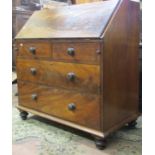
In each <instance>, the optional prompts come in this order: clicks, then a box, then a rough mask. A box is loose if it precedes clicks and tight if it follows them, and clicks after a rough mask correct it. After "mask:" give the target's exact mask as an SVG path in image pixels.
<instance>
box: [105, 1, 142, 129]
mask: <svg viewBox="0 0 155 155" xmlns="http://www.w3.org/2000/svg"><path fill="white" fill-rule="evenodd" d="M138 11H139V3H136V2H131V1H128V0H123V1H122V3H121V5H120V7H119V10H117V12H116V14H115V16H114V17H115V18H113V19H112V21H111V22H110V23H109V25H108V27H107V31H106V32H105V34H104V38H103V39H104V40H103V43H104V44H103V51H104V52H103V61H102V63H103V77H102V78H103V116H102V117H103V129H104V130H105V131H106V130H108V129H109V128H112V127H113V126H115V125H116V124H117V123H120V122H122V121H123V120H124V119H125V118H128V117H131V116H132V115H137V114H138V73H139V72H138V68H139V67H138V53H139V52H138V50H139V49H138V47H139V15H138V14H139V12H138Z"/></svg>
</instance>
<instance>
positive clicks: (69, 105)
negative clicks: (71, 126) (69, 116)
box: [68, 103, 76, 110]
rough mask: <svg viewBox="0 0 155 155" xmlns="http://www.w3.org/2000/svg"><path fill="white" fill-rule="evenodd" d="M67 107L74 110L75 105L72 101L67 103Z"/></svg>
mask: <svg viewBox="0 0 155 155" xmlns="http://www.w3.org/2000/svg"><path fill="white" fill-rule="evenodd" d="M68 109H69V110H75V109H76V105H75V104H74V103H70V104H68Z"/></svg>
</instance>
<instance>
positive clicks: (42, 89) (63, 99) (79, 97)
mask: <svg viewBox="0 0 155 155" xmlns="http://www.w3.org/2000/svg"><path fill="white" fill-rule="evenodd" d="M18 84H19V87H18V88H19V101H20V105H23V106H25V107H29V108H32V109H35V110H38V111H40V112H43V113H46V114H50V115H52V116H56V117H59V118H62V119H64V120H68V121H71V122H76V123H77V124H80V125H84V126H86V127H89V128H92V129H96V130H101V128H100V113H99V111H100V108H99V107H100V96H99V95H92V94H89V93H77V92H73V91H68V90H63V89H57V88H53V87H47V86H44V85H36V84H31V83H27V82H19V83H18ZM32 94H37V99H36V100H35V101H34V100H32V98H31V96H32ZM70 103H74V104H75V105H76V109H75V110H69V109H68V104H70ZM92 114H93V116H94V117H92Z"/></svg>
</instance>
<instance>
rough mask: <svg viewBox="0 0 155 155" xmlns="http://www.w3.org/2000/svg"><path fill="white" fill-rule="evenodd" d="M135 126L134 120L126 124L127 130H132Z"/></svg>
mask: <svg viewBox="0 0 155 155" xmlns="http://www.w3.org/2000/svg"><path fill="white" fill-rule="evenodd" d="M136 125H137V122H136V120H134V121H131V122H129V123H128V128H129V129H133V128H135V127H136Z"/></svg>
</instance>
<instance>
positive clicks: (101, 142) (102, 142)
mask: <svg viewBox="0 0 155 155" xmlns="http://www.w3.org/2000/svg"><path fill="white" fill-rule="evenodd" d="M95 144H96V147H97V148H98V149H99V150H103V149H105V147H106V140H105V139H104V138H98V137H97V138H95Z"/></svg>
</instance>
